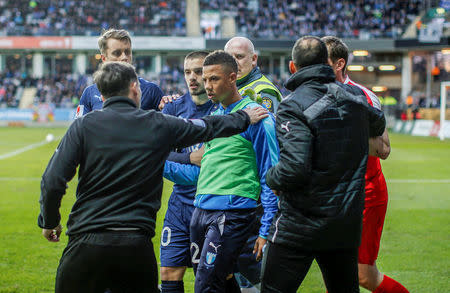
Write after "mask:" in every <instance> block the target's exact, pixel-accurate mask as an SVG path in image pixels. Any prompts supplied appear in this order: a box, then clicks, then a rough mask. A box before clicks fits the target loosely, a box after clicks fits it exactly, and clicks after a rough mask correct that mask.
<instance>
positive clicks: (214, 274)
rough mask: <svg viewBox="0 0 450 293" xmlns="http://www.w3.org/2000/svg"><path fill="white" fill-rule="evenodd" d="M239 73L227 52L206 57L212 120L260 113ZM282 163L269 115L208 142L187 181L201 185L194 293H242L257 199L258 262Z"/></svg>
mask: <svg viewBox="0 0 450 293" xmlns="http://www.w3.org/2000/svg"><path fill="white" fill-rule="evenodd" d="M237 70H238V67H237V64H236V61H235V60H234V59H233V57H232V56H231V55H229V54H227V53H225V52H223V51H216V52H213V53H211V54H210V55H208V56H207V57H206V58H205V61H204V63H203V81H204V83H205V89H206V93H207V95H208V98H209V99H210V100H212V101H213V102H215V103H220V107H219V109H217V110H216V111H215V112H213V113H212V116H215V115H218V114H226V113H233V112H235V111H238V110H239V109H247V108H261V106H259V105H258V104H257V103H255V102H253V101H252V100H251V99H250V98H242V97H241V96H240V95H239V92H238V90H237V87H236V75H237ZM277 160H278V145H277V143H276V139H275V129H274V120H273V116H270V117H269V118H267V119H264V120H263V121H261V123H258V124H255V125H253V126H252V127H250V128H249V129H248V130H247V131H245V132H242V133H240V134H239V135H235V136H232V137H230V138H229V139H217V140H213V141H211V142H208V143H205V153H204V155H203V158H202V162H201V168H200V171H199V170H198V168H194V169H195V170H193V171H192V172H191V173H192V174H188V175H184V176H182V177H183V179H184V180H185V181H186V179H187V178H191V179H189V180H190V182H191V183H190V184H197V194H196V197H195V200H194V206H195V207H196V208H195V210H194V212H193V215H192V220H191V225H190V233H191V256H192V263H193V266H194V271H195V272H196V278H195V292H227V293H228V292H240V289H239V286H238V285H237V283H236V280H235V278H234V276H233V272H234V269H235V264H236V260H237V257H238V255H239V253H240V251H241V249H242V247H243V245H244V243H245V242H246V240H247V238H248V237H249V236H250V232H251V230H252V229H253V226H254V225H255V223H254V222H255V221H256V217H255V209H256V206H257V202H258V199H259V198H261V202H262V205H263V207H264V215H263V216H262V219H261V226H260V229H259V237H257V239H256V240H255V242H254V251H255V253H256V256H257V258H258V259H259V258H260V257H261V256H262V248H263V246H264V244H265V243H266V237H267V233H268V228H269V226H270V223H271V221H272V218H273V215H274V214H275V212H276V209H277V206H276V202H277V200H276V197H275V195H274V194H273V193H272V191H271V190H270V189H269V188H268V187H267V185H266V184H265V174H266V172H267V170H268V169H269V168H270V167H271V166H273V164H275V163H276V161H277ZM166 167H167V164H166ZM198 172H200V174H198Z"/></svg>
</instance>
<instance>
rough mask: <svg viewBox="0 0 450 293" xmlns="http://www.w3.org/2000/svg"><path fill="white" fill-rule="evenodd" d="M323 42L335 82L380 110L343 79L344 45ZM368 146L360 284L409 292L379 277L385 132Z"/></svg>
mask: <svg viewBox="0 0 450 293" xmlns="http://www.w3.org/2000/svg"><path fill="white" fill-rule="evenodd" d="M322 40H323V41H324V42H325V44H326V45H327V49H328V55H329V56H328V62H329V64H330V66H331V67H332V68H333V71H334V73H335V74H336V80H337V81H339V82H342V83H345V84H350V85H354V86H357V87H359V88H360V89H361V90H362V91H363V92H364V94H365V95H366V98H367V102H368V103H369V104H370V105H371V106H373V107H376V108H378V109H381V103H380V101H379V99H378V97H377V96H376V95H375V94H374V93H373V92H372V91H370V90H369V89H367V88H365V87H364V86H362V85H359V84H357V83H355V82H353V81H352V80H350V78H349V77H348V76H347V75H346V73H345V69H346V66H347V61H348V48H347V46H346V45H345V43H344V42H342V41H341V40H340V39H339V38H336V37H332V36H327V37H323V38H322ZM369 146H370V149H369V159H368V161H367V172H366V187H365V188H366V200H365V208H364V216H363V229H362V235H361V245H360V247H359V255H358V274H359V284H360V286H362V287H364V288H365V289H367V290H370V291H372V292H376V293H383V292H386V293H391V292H392V293H405V292H408V290H407V289H406V288H405V287H403V285H402V284H400V283H399V282H397V281H395V280H393V279H391V278H389V277H388V276H386V275H384V274H382V273H381V272H380V271H378V269H377V266H376V259H377V257H378V251H379V248H380V239H381V232H382V231H383V225H384V218H385V216H386V208H387V203H388V192H387V187H386V181H385V179H384V175H383V172H382V170H381V164H380V158H381V159H383V160H384V159H386V158H387V157H388V156H389V153H390V151H391V148H390V143H389V136H388V133H387V130H385V131H384V133H383V135H382V136H380V137H377V138H371V139H370V140H369Z"/></svg>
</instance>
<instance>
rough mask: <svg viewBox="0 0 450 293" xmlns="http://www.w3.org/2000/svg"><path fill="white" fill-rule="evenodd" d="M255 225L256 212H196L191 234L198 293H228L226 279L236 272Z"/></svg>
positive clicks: (193, 215) (196, 290)
mask: <svg viewBox="0 0 450 293" xmlns="http://www.w3.org/2000/svg"><path fill="white" fill-rule="evenodd" d="M255 221H256V215H255V210H254V209H248V210H226V211H215V210H214V211H213V210H202V209H199V208H196V209H195V210H194V213H193V214H192V220H191V228H190V231H191V256H192V264H193V266H194V271H195V292H225V291H224V290H225V287H226V286H225V282H226V278H227V276H228V275H229V274H231V273H233V272H234V271H235V266H236V262H237V258H238V256H239V254H240V253H241V250H242V248H243V247H244V245H245V242H246V241H247V238H248V237H249V236H250V234H251V230H252V228H253V227H254V224H255Z"/></svg>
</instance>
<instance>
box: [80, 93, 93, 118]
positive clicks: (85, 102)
mask: <svg viewBox="0 0 450 293" xmlns="http://www.w3.org/2000/svg"><path fill="white" fill-rule="evenodd" d="M89 91H90V87H87V88H85V89H84V91H83V94H81V98H80V106H81V107H80V109H81V112H80V115H81V116H83V115H86V114H87V113H89V112H91V111H92V104H91V103H90V99H89V97H90V94H89Z"/></svg>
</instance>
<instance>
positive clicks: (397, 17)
mask: <svg viewBox="0 0 450 293" xmlns="http://www.w3.org/2000/svg"><path fill="white" fill-rule="evenodd" d="M200 1H201V3H202V5H201V7H202V8H201V9H220V10H221V11H231V12H234V15H235V21H236V23H237V27H238V33H239V34H243V35H247V36H248V37H250V38H296V37H297V36H299V35H336V36H339V37H343V38H380V37H389V38H395V37H399V36H400V34H401V33H402V32H403V31H404V29H405V28H406V26H407V24H408V23H410V22H411V20H412V19H414V18H415V17H416V15H417V14H419V11H420V7H421V5H423V1H421V0H356V1H355V0H341V1H335V0H316V1H308V0H279V1H270V0H250V1H247V2H243V1H239V0H200Z"/></svg>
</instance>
